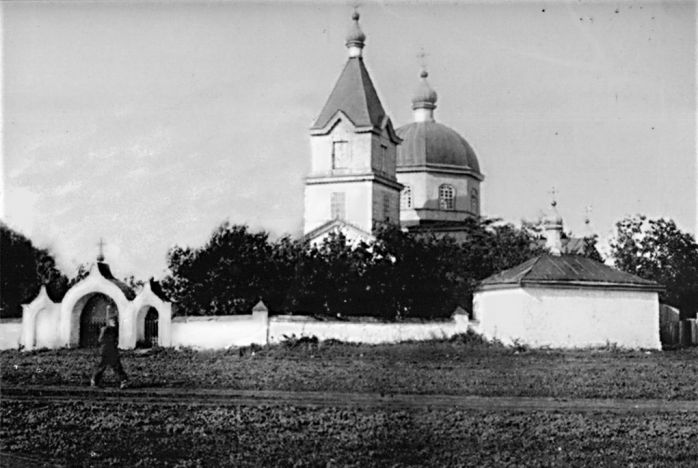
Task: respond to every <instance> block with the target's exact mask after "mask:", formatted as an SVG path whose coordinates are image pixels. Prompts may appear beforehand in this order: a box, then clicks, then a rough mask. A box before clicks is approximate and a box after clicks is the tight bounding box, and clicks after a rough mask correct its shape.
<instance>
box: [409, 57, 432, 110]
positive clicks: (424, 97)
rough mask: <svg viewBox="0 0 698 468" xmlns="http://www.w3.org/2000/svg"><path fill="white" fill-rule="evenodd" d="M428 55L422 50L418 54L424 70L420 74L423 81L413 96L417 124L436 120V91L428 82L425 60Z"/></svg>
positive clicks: (413, 108)
mask: <svg viewBox="0 0 698 468" xmlns="http://www.w3.org/2000/svg"><path fill="white" fill-rule="evenodd" d="M426 55H427V54H426V53H425V52H424V49H421V50H420V52H419V54H417V58H419V61H420V63H421V69H422V70H421V72H420V73H419V76H420V78H421V81H420V83H419V86H417V89H416V90H415V92H414V95H413V96H412V110H413V111H414V120H415V122H432V121H433V120H434V109H436V100H437V95H436V91H434V89H433V88H432V87H431V86H430V85H429V82H428V81H427V77H428V76H429V72H428V71H427V67H426V64H425V60H424V58H425V57H426Z"/></svg>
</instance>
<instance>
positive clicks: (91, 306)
mask: <svg viewBox="0 0 698 468" xmlns="http://www.w3.org/2000/svg"><path fill="white" fill-rule="evenodd" d="M109 305H111V306H113V310H117V309H116V304H115V303H114V301H113V300H112V299H111V298H109V296H105V295H104V294H101V293H97V294H94V295H93V296H92V297H90V298H89V299H88V300H87V302H86V303H85V305H84V307H83V308H82V312H80V347H81V348H94V347H96V346H98V345H99V342H98V340H99V332H100V330H101V329H102V327H104V326H105V325H106V324H107V320H108V319H109V315H108V312H107V307H108V306H109ZM115 318H117V323H118V312H117V315H116V317H115ZM117 330H118V327H117Z"/></svg>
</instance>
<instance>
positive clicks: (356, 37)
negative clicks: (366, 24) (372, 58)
mask: <svg viewBox="0 0 698 468" xmlns="http://www.w3.org/2000/svg"><path fill="white" fill-rule="evenodd" d="M359 18H360V15H359V11H358V9H354V13H353V14H352V15H351V19H352V20H353V21H354V22H353V24H352V26H351V28H350V29H349V32H348V33H347V41H346V46H347V49H349V57H351V58H354V57H361V50H362V49H363V48H364V44H365V43H366V34H364V32H363V31H362V30H361V26H359Z"/></svg>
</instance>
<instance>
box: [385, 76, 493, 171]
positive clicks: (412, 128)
mask: <svg viewBox="0 0 698 468" xmlns="http://www.w3.org/2000/svg"><path fill="white" fill-rule="evenodd" d="M428 76H429V74H428V73H427V71H426V70H422V72H421V74H420V77H421V81H420V83H419V86H418V87H417V90H416V91H415V93H414V96H413V97H412V109H413V114H414V122H412V123H410V124H407V125H404V126H402V127H400V128H398V129H397V134H398V136H399V137H400V138H402V140H403V142H402V144H400V146H398V148H397V167H398V169H405V168H417V167H421V168H424V169H427V170H428V169H429V168H431V169H442V170H444V169H445V170H448V171H450V172H456V173H462V174H469V175H472V176H473V177H475V178H476V179H478V180H483V179H484V177H483V175H482V174H481V173H480V164H479V163H478V160H477V156H476V155H475V151H474V150H473V148H472V147H471V146H470V144H469V143H468V142H467V141H466V140H465V138H463V137H462V136H461V135H460V134H459V133H458V132H456V131H455V130H453V129H451V128H449V127H447V126H446V125H443V124H440V123H438V122H436V121H434V109H435V108H436V99H437V95H436V91H434V89H433V88H432V87H431V86H430V85H429V83H428V82H427V77H428Z"/></svg>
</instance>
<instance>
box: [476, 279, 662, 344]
mask: <svg viewBox="0 0 698 468" xmlns="http://www.w3.org/2000/svg"><path fill="white" fill-rule="evenodd" d="M473 313H474V317H473V318H474V321H475V322H476V323H477V326H476V330H477V331H478V332H480V333H482V334H483V335H484V336H485V337H486V338H488V339H497V340H499V341H501V342H503V343H504V344H513V343H520V344H525V345H528V346H532V347H552V348H585V347H601V346H606V345H616V346H619V347H622V348H641V349H661V343H660V340H659V300H658V294H657V293H656V292H650V291H622V290H612V289H603V288H579V289H571V288H570V289H568V288H552V287H551V288H547V287H516V288H506V289H492V290H485V291H479V292H476V293H475V297H474V300H473Z"/></svg>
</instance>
